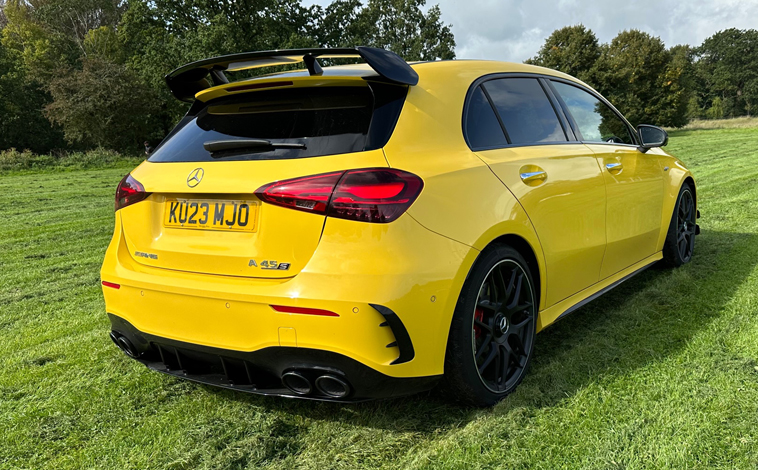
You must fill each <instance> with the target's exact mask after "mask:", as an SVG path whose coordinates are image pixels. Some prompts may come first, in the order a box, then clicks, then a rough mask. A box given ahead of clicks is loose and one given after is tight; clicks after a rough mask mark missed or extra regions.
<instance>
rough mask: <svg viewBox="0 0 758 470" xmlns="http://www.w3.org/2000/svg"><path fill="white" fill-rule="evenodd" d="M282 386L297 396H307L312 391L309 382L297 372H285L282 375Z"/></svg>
mask: <svg viewBox="0 0 758 470" xmlns="http://www.w3.org/2000/svg"><path fill="white" fill-rule="evenodd" d="M282 384H284V386H285V387H287V388H288V389H290V390H291V391H292V392H293V393H296V394H298V395H308V394H310V393H311V392H312V391H313V386H312V385H311V381H310V380H308V379H307V378H306V377H305V376H304V375H303V374H301V373H299V372H294V371H290V372H285V373H284V374H282Z"/></svg>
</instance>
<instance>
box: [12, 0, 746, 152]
mask: <svg viewBox="0 0 758 470" xmlns="http://www.w3.org/2000/svg"><path fill="white" fill-rule="evenodd" d="M425 5H426V0H334V1H333V2H332V3H330V4H329V5H328V6H326V7H322V6H319V5H313V6H310V7H305V6H303V4H302V3H301V0H227V1H218V0H0V150H2V149H7V148H10V147H15V148H18V149H30V150H32V151H33V152H37V153H47V152H49V151H51V150H53V149H64V150H84V149H88V148H94V147H105V148H109V149H115V150H120V151H127V152H135V151H139V149H140V148H141V147H142V142H143V141H148V142H150V143H151V144H155V143H157V142H158V141H159V140H160V139H161V138H162V137H163V136H164V135H166V134H167V133H168V132H169V131H170V130H171V128H172V127H173V125H174V124H175V123H176V122H177V121H178V120H179V119H180V117H181V116H182V115H183V114H184V113H185V112H186V110H187V105H186V104H184V103H181V102H179V101H177V100H176V99H174V98H173V97H172V96H171V95H170V93H169V91H168V89H167V87H166V85H165V83H164V79H163V77H164V75H165V74H166V73H167V72H169V71H171V70H173V69H174V68H176V67H178V66H180V65H182V64H185V63H188V62H192V61H194V60H199V59H202V58H205V57H210V56H214V55H223V54H229V53H235V52H240V51H255V50H267V49H288V48H302V47H348V46H355V45H368V46H375V47H383V48H386V49H389V50H392V51H394V52H396V53H398V54H399V55H400V56H402V57H403V58H405V59H406V60H437V59H453V58H455V38H454V36H453V33H452V30H451V25H448V24H445V23H444V22H443V21H442V20H441V18H440V9H439V6H432V7H430V8H426V7H425ZM756 48H758V31H756V30H737V29H728V30H725V31H721V32H718V33H716V34H714V35H713V36H711V37H710V38H708V39H706V40H705V41H704V42H703V43H702V44H701V45H699V46H697V47H691V46H688V45H678V46H674V47H672V48H666V46H665V45H664V44H663V42H662V41H661V40H660V39H659V38H657V37H653V36H651V35H649V34H647V33H644V32H641V31H637V30H631V31H623V32H621V33H620V34H619V35H618V36H616V37H615V38H614V39H613V40H612V41H611V42H610V43H608V44H601V43H600V42H599V41H598V39H597V37H596V36H595V34H594V33H593V32H592V31H590V30H589V29H587V28H585V27H584V26H582V25H577V26H569V27H565V28H562V29H559V30H556V31H555V32H553V34H552V35H550V37H548V39H547V40H546V42H545V44H544V45H543V47H542V48H541V49H540V51H539V53H538V54H537V55H536V56H535V57H533V58H531V59H529V60H528V61H527V62H528V63H532V64H536V65H542V66H545V67H550V68H553V69H557V70H561V71H564V72H566V73H569V74H571V75H574V76H576V77H578V78H580V79H582V80H584V81H586V82H587V83H588V84H590V85H591V86H593V87H594V88H596V89H597V90H598V91H599V92H601V93H602V94H603V95H605V96H606V97H607V98H609V99H610V100H611V101H612V102H613V103H614V104H615V105H616V106H617V107H618V108H619V110H620V111H622V112H623V113H624V114H625V115H626V116H627V117H628V118H629V120H630V121H631V122H632V123H633V124H635V125H636V124H638V123H652V124H658V125H663V126H671V127H678V126H682V125H684V124H686V123H687V122H688V120H690V119H695V118H722V117H733V116H741V115H750V114H751V113H755V112H756V106H757V105H758V51H757V50H756ZM233 78H234V77H233Z"/></svg>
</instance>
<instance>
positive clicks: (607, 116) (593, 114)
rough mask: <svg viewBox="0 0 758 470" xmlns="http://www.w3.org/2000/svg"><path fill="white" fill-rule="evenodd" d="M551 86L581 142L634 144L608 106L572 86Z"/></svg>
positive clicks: (622, 124)
mask: <svg viewBox="0 0 758 470" xmlns="http://www.w3.org/2000/svg"><path fill="white" fill-rule="evenodd" d="M553 86H554V87H555V89H556V90H557V91H558V94H559V95H561V98H563V102H564V103H566V106H567V107H568V109H569V112H570V113H571V115H572V116H573V118H574V122H576V125H577V126H578V127H579V132H580V133H581V134H582V135H581V138H582V140H583V141H585V142H615V143H619V144H634V139H632V136H631V135H630V134H629V128H628V127H627V125H626V124H625V123H624V121H622V120H621V119H620V118H619V117H618V115H617V114H616V113H615V112H613V110H612V109H611V108H610V107H608V105H606V104H605V103H603V102H602V101H600V100H599V99H597V98H596V97H595V96H594V95H592V94H591V93H588V92H586V91H584V90H582V89H581V88H578V87H575V86H573V85H568V84H566V83H562V82H553Z"/></svg>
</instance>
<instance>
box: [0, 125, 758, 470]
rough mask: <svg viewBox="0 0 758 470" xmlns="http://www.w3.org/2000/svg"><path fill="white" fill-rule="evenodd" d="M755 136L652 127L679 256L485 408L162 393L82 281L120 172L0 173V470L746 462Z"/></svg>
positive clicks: (756, 224) (557, 339) (107, 228)
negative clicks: (691, 213)
mask: <svg viewBox="0 0 758 470" xmlns="http://www.w3.org/2000/svg"><path fill="white" fill-rule="evenodd" d="M756 143H758V129H754V128H752V129H751V128H746V129H724V130H684V131H676V132H672V133H671V143H670V145H669V147H668V150H669V151H671V152H672V153H674V154H675V155H677V156H679V157H680V158H681V159H682V160H684V161H685V162H686V163H687V164H688V165H689V166H690V167H691V168H692V170H693V172H694V173H695V175H696V177H697V179H698V184H699V186H698V196H699V200H700V210H701V212H702V214H703V218H702V219H701V220H700V224H701V226H702V229H703V233H702V235H701V236H700V237H698V239H697V247H696V254H695V258H694V260H693V262H692V263H691V264H689V265H687V266H685V267H683V268H681V269H678V270H665V269H651V270H648V271H646V272H644V273H643V274H641V275H639V276H637V277H636V278H634V279H632V280H630V281H629V282H627V283H625V284H623V285H622V286H620V287H619V288H618V289H616V290H615V291H613V292H612V293H609V294H607V295H605V296H604V297H601V298H600V299H598V300H597V301H594V302H592V303H591V304H589V305H588V306H586V307H584V308H582V309H580V310H579V311H577V312H575V313H574V314H573V315H571V316H570V317H568V318H567V319H566V320H564V321H562V322H560V323H558V324H557V325H555V326H553V327H551V328H549V329H547V330H546V331H545V332H544V333H541V334H540V335H539V336H538V341H537V347H536V354H535V360H534V363H533V367H532V370H531V372H530V374H529V376H528V377H527V378H526V380H525V381H524V382H523V384H522V385H521V387H520V388H519V389H518V390H517V392H516V393H514V394H513V395H511V396H510V397H509V398H507V399H506V400H505V401H503V402H502V403H500V404H499V405H498V406H496V407H494V408H493V409H489V410H477V409H469V408H462V407H458V406H454V405H451V404H449V403H448V402H446V401H445V400H444V399H442V398H440V397H439V396H438V395H437V394H436V393H431V394H424V395H419V396H414V397H409V398H403V399H396V400H391V401H384V402H373V403H367V404H360V405H336V404H323V403H310V402H300V401H293V400H286V399H275V398H263V397H257V396H250V395H245V394H242V393H236V392H231V391H226V390H219V389H214V388H211V387H206V386H201V385H195V384H192V383H188V382H183V381H179V380H176V379H173V378H170V377H165V376H163V375H161V374H158V373H155V372H150V371H148V369H146V368H145V367H144V366H142V365H140V364H138V363H136V362H135V361H132V360H130V359H127V358H126V357H125V356H124V355H123V354H121V353H120V352H119V351H118V350H117V349H116V348H115V347H114V346H113V345H112V344H111V342H110V340H109V339H108V337H107V332H108V328H109V324H108V320H107V319H106V316H105V313H104V306H103V301H102V299H101V292H100V287H99V285H98V270H99V266H100V262H101V259H102V256H103V253H104V250H105V247H106V245H107V243H108V240H109V238H110V235H111V230H112V224H113V207H112V206H113V203H112V198H113V190H114V187H115V185H116V183H117V182H118V180H119V179H120V178H121V177H122V176H123V174H124V173H125V172H126V170H127V169H126V168H115V169H102V170H96V171H95V170H85V171H70V172H65V173H35V174H22V175H16V176H4V177H3V176H0V215H2V225H0V467H2V468H33V469H38V468H50V469H66V468H109V469H110V468H119V469H124V468H135V469H144V468H170V469H194V468H205V469H216V468H217V469H222V468H264V469H271V468H282V469H290V468H304V469H324V468H341V469H356V468H409V469H436V468H461V469H470V468H509V469H510V468H546V469H553V468H656V469H657V468H753V469H754V468H756V466H758V270H757V269H756V265H757V264H758V166H756V161H758V150H757V148H758V146H757V145H756Z"/></svg>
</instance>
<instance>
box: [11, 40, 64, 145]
mask: <svg viewBox="0 0 758 470" xmlns="http://www.w3.org/2000/svg"><path fill="white" fill-rule="evenodd" d="M49 100H50V98H49V96H47V94H46V93H45V91H44V90H43V89H41V88H40V87H39V85H38V84H37V83H35V82H33V81H31V80H29V78H28V77H27V76H26V73H25V71H24V68H23V65H22V61H21V57H20V54H19V53H18V52H17V51H14V50H11V49H8V48H6V47H4V46H3V45H2V44H0V150H3V149H8V148H11V147H15V148H18V149H29V150H32V151H34V152H38V153H39V152H46V151H48V150H50V149H51V148H53V147H57V146H60V145H62V144H63V139H62V137H63V136H62V133H61V132H60V130H59V129H57V128H54V127H53V126H51V124H50V122H49V121H48V120H47V119H46V118H45V116H44V114H43V112H42V108H43V107H44V106H45V105H46V104H47V103H48V102H49Z"/></svg>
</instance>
